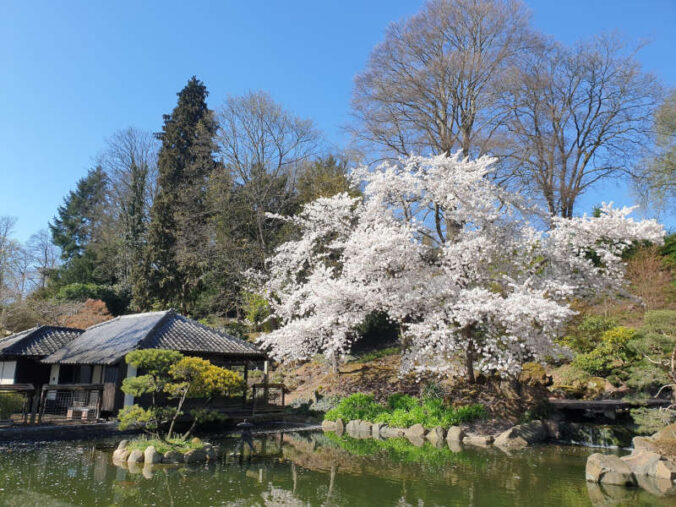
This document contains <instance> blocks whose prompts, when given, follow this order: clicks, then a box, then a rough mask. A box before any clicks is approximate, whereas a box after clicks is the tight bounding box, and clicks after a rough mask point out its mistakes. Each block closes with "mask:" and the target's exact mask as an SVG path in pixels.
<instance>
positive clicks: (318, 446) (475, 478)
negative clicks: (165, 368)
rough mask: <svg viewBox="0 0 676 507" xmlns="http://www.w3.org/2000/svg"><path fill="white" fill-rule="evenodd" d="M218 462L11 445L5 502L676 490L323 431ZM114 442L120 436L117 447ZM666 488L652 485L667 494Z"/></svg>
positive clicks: (325, 500) (493, 499)
mask: <svg viewBox="0 0 676 507" xmlns="http://www.w3.org/2000/svg"><path fill="white" fill-rule="evenodd" d="M210 440H211V441H212V442H215V443H219V444H220V451H219V459H218V461H217V462H216V463H211V464H207V465H199V466H185V465H180V466H169V465H160V466H157V465H155V466H149V465H145V466H144V465H132V466H130V467H128V468H120V467H115V466H113V465H112V463H111V448H110V447H108V448H105V447H101V446H100V445H99V446H96V445H94V444H91V443H83V442H81V443H46V444H33V445H15V446H9V447H0V505H7V506H14V505H16V506H19V505H20V506H22V507H26V506H27V505H40V507H46V506H51V505H163V506H183V505H190V506H192V507H195V506H201V505H242V506H244V505H247V506H248V505H327V506H329V505H331V506H332V505H336V506H338V505H349V506H350V507H354V506H360V505H397V506H406V505H415V506H436V505H538V506H540V505H592V504H594V505H610V504H618V503H620V504H624V503H630V504H632V505H673V501H674V497H664V496H662V497H660V496H653V495H650V494H649V493H647V492H646V491H643V490H636V489H635V490H627V489H625V488H601V487H599V486H596V485H592V484H587V483H586V482H585V481H584V463H585V459H586V456H587V455H588V454H589V453H590V452H592V451H591V450H588V449H584V448H574V447H553V446H543V447H538V448H533V449H528V450H526V451H524V452H518V453H514V454H513V455H512V456H508V455H506V454H505V453H503V452H501V451H499V450H498V449H494V448H487V449H474V448H466V449H463V448H462V447H461V446H458V445H455V446H453V447H448V446H447V445H445V444H444V445H440V446H439V445H437V446H432V445H431V444H430V443H428V442H417V444H418V445H417V446H416V445H413V444H412V443H410V442H407V441H406V440H404V439H391V440H383V441H378V440H371V439H364V440H359V439H352V438H349V437H342V438H340V437H337V436H335V435H331V434H322V433H296V434H286V435H284V434H281V433H280V434H278V435H274V436H270V437H267V438H259V439H257V440H256V441H255V446H256V455H250V454H249V453H248V452H245V454H244V456H241V455H240V454H239V453H238V452H237V440H234V439H227V440H222V441H220V442H217V441H215V440H214V439H213V438H212V439H210ZM111 444H112V443H111ZM663 486H664V485H660V484H654V485H651V487H652V489H651V490H650V491H652V492H653V493H655V494H656V495H661V494H663V489H660V488H661V487H662V488H663Z"/></svg>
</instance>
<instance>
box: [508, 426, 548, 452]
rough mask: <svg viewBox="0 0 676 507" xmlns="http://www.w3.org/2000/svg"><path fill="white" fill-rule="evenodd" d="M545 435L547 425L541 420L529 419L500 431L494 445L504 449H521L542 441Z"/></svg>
mask: <svg viewBox="0 0 676 507" xmlns="http://www.w3.org/2000/svg"><path fill="white" fill-rule="evenodd" d="M547 436H548V431H547V427H546V426H545V425H544V423H543V422H542V421H531V422H529V423H527V424H519V425H517V426H513V427H512V428H510V429H508V430H507V431H504V432H502V433H500V435H498V437H497V438H496V439H495V445H497V446H499V447H503V448H505V449H523V448H524V447H528V446H529V445H531V444H535V443H538V442H544V441H545V440H547Z"/></svg>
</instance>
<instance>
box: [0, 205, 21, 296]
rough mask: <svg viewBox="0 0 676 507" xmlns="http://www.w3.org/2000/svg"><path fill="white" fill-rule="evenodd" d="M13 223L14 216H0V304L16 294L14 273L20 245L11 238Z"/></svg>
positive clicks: (14, 222) (14, 223) (14, 220)
mask: <svg viewBox="0 0 676 507" xmlns="http://www.w3.org/2000/svg"><path fill="white" fill-rule="evenodd" d="M15 225H16V218H15V217H8V216H0V305H3V304H6V303H9V302H11V300H12V299H13V297H14V296H15V295H16V294H15V290H14V275H15V268H16V261H17V257H18V254H19V252H20V250H21V245H20V244H19V243H18V241H16V240H15V239H14V238H13V234H14V226H15Z"/></svg>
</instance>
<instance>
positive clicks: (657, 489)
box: [636, 475, 676, 496]
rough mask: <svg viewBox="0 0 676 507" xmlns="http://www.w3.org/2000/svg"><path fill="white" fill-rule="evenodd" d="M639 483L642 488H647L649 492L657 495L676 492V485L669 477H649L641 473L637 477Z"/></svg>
mask: <svg viewBox="0 0 676 507" xmlns="http://www.w3.org/2000/svg"><path fill="white" fill-rule="evenodd" d="M636 480H637V481H638V485H639V487H640V488H641V489H645V490H646V491H647V492H648V493H650V494H651V495H655V496H665V495H673V494H674V493H676V486H674V483H673V482H672V481H670V480H669V479H658V478H656V477H648V476H647V475H639V476H637V477H636Z"/></svg>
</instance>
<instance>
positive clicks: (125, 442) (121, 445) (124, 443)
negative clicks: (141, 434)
mask: <svg viewBox="0 0 676 507" xmlns="http://www.w3.org/2000/svg"><path fill="white" fill-rule="evenodd" d="M127 445H129V440H122V441H120V443H119V444H117V447H116V449H117V450H118V451H120V450H122V449H126V448H127Z"/></svg>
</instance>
